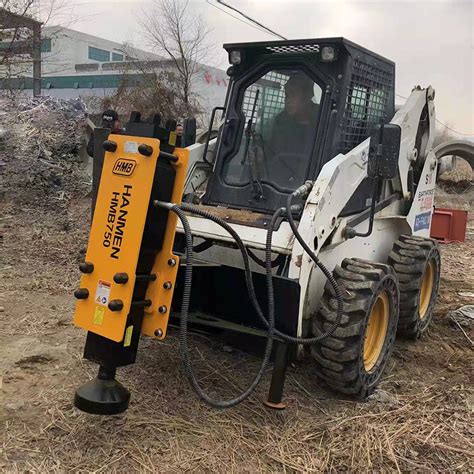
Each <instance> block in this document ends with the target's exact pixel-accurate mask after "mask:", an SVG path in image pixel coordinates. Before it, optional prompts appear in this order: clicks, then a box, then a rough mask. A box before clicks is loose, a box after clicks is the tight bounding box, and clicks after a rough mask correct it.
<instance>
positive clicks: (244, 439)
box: [0, 203, 474, 473]
mask: <svg viewBox="0 0 474 474" xmlns="http://www.w3.org/2000/svg"><path fill="white" fill-rule="evenodd" d="M68 212H69V214H66V215H60V216H56V217H57V218H56V222H53V223H52V222H51V221H50V220H48V221H45V219H44V218H43V217H42V216H34V215H32V214H31V213H27V212H25V213H20V214H19V215H16V214H14V213H12V212H7V213H6V214H7V215H12V216H13V217H12V218H11V219H10V220H9V221H10V224H9V225H10V226H11V227H10V230H13V231H15V235H17V236H19V237H18V238H15V239H11V238H9V237H8V235H12V234H9V233H8V229H7V233H6V236H7V239H6V244H5V250H6V252H5V255H6V256H7V258H8V261H7V260H6V259H5V260H6V261H4V262H2V267H4V268H5V267H10V268H7V269H6V270H4V271H3V276H4V280H3V284H2V285H3V288H4V293H3V300H4V303H2V304H1V306H5V311H4V312H1V313H0V320H1V324H0V339H1V340H0V369H2V371H3V373H2V382H3V384H0V387H1V388H0V403H1V404H0V422H1V423H2V424H3V428H2V431H1V437H0V470H3V471H8V472H25V471H31V472H51V471H52V472H67V471H74V472H130V471H143V472H182V471H198V472H202V471H211V472H252V473H253V472H270V471H271V472H320V471H341V470H343V471H354V472H358V471H367V470H370V471H430V472H432V471H461V472H467V471H472V470H474V458H473V455H472V453H473V452H474V450H473V446H472V444H473V443H472V439H473V436H472V435H473V434H474V429H473V426H474V425H473V423H472V413H473V412H472V410H473V398H474V393H473V390H472V384H471V368H472V364H473V362H474V360H473V351H472V347H471V346H470V344H469V341H468V340H467V339H466V337H465V336H464V334H463V333H462V331H460V330H459V328H457V327H455V325H452V324H451V323H450V319H449V318H448V317H446V313H447V311H448V310H449V309H453V308H456V307H459V306H460V305H461V304H469V303H470V304H472V299H470V297H469V296H460V295H459V294H458V293H459V292H462V293H463V294H465V293H466V292H467V293H469V292H471V293H472V292H474V282H473V277H472V275H469V272H468V271H467V269H466V268H465V267H466V265H467V266H469V262H472V257H473V254H474V249H473V247H472V241H473V229H472V227H471V228H470V233H469V239H470V240H469V242H468V244H464V245H452V246H444V247H443V248H442V250H443V258H444V276H443V281H442V287H441V295H440V303H439V305H438V309H437V314H436V320H435V322H434V324H433V327H432V330H431V332H430V333H429V334H428V335H427V336H426V337H425V338H423V339H422V340H421V341H419V342H418V343H416V344H413V343H408V342H403V341H400V342H398V343H397V347H396V350H395V352H394V355H393V357H392V360H391V363H390V367H389V368H388V370H387V373H386V375H385V377H384V379H383V381H382V383H381V386H380V389H379V390H378V391H377V392H376V394H375V396H373V397H372V399H371V400H369V401H367V402H365V403H355V402H353V401H351V400H349V399H344V398H340V397H339V396H338V395H337V394H334V393H332V392H329V391H327V390H325V389H324V387H323V386H321V384H320V382H319V381H318V380H317V378H316V376H315V374H314V371H313V368H312V365H311V361H310V360H309V359H308V360H306V361H305V362H303V363H298V364H297V365H295V366H293V367H291V368H290V369H289V372H288V378H287V385H286V401H287V402H288V404H289V405H288V409H287V410H286V411H284V412H272V411H268V410H266V409H265V408H264V407H263V405H262V403H261V400H262V399H264V397H265V394H266V389H267V387H268V382H269V376H270V374H267V376H266V380H265V381H264V382H263V383H262V384H261V386H260V387H259V389H258V390H257V393H256V394H255V395H254V396H252V397H251V398H250V399H249V400H248V401H247V402H245V403H243V404H241V405H240V406H238V407H237V408H235V409H231V410H226V411H217V410H213V409H210V408H208V407H206V406H205V405H203V404H202V403H201V402H200V401H199V400H197V399H196V397H195V395H194V392H193V391H192V390H191V389H190V387H189V386H188V384H187V382H186V380H185V378H184V375H183V373H182V371H181V369H180V361H179V356H178V350H177V339H176V335H175V334H173V333H172V334H171V336H170V337H169V338H167V340H166V341H165V342H164V343H161V344H160V343H155V342H153V341H150V340H146V339H144V340H143V341H142V343H141V349H140V351H139V360H138V361H137V364H135V365H134V366H131V367H127V368H124V369H121V370H120V371H119V375H118V378H119V379H120V380H121V381H122V382H123V383H124V385H126V386H127V387H128V388H129V389H130V390H131V392H132V403H131V407H130V409H129V410H128V412H127V413H126V414H124V415H119V416H114V417H108V418H102V417H94V416H89V415H86V414H83V413H80V412H79V411H77V410H76V409H74V408H73V407H72V394H73V392H74V389H75V387H76V386H77V385H79V384H80V383H83V382H84V381H86V380H88V379H89V378H91V377H93V376H94V375H95V371H96V367H95V365H93V364H91V363H89V362H88V361H85V360H83V359H82V358H81V356H82V348H83V345H84V333H83V332H82V331H80V330H77V329H74V328H72V327H71V325H70V318H71V314H72V305H73V301H72V298H71V297H70V291H71V289H72V288H73V287H74V285H75V284H76V280H77V274H76V270H75V265H76V263H77V261H79V260H80V258H81V252H82V250H83V246H84V236H83V234H82V232H83V231H84V228H85V227H86V226H87V212H88V210H87V203H84V204H81V205H79V206H77V207H76V208H73V209H70V210H69V211H68ZM68 222H69V224H68ZM71 222H72V224H73V225H72V226H71ZM77 222H79V223H81V225H80V226H77ZM471 225H472V221H471ZM61 229H63V230H61ZM70 229H74V230H70ZM65 250H70V252H68V251H65ZM462 268H464V270H461V269H462ZM465 330H466V331H467V332H468V333H470V334H471V337H472V329H471V328H465ZM192 345H193V347H194V351H195V352H194V360H195V362H196V366H197V370H198V373H199V374H200V375H201V377H202V380H203V383H204V384H205V386H206V387H207V389H208V390H210V391H211V393H214V394H218V395H219V396H229V395H230V394H231V393H236V392H237V391H238V390H239V389H241V388H242V387H244V386H245V384H246V382H247V381H248V380H250V378H251V377H252V375H253V374H254V373H255V371H256V369H257V366H258V363H259V361H258V360H257V359H256V358H254V357H252V356H249V355H246V354H244V353H242V352H240V351H238V350H234V351H233V352H232V353H227V352H226V351H224V350H223V341H222V340H219V339H215V338H207V337H205V336H194V337H193V344H192Z"/></svg>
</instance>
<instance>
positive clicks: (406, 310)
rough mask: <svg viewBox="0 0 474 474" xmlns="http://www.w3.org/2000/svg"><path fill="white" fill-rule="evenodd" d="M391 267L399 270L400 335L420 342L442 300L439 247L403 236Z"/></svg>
mask: <svg viewBox="0 0 474 474" xmlns="http://www.w3.org/2000/svg"><path fill="white" fill-rule="evenodd" d="M388 263H389V264H390V265H391V266H392V267H393V268H394V269H395V272H396V274H397V276H398V279H399V281H400V318H399V320H398V330H397V332H398V334H399V335H401V336H404V337H408V338H410V339H418V338H419V337H420V336H421V335H422V334H423V333H424V332H425V331H426V330H427V329H428V326H429V324H430V322H431V320H432V319H433V312H434V307H435V304H436V298H437V296H438V290H439V281H440V276H441V257H440V253H439V248H438V244H437V243H436V242H435V241H434V240H431V239H426V238H423V237H418V236H414V235H401V236H400V237H399V239H398V240H397V241H396V242H395V244H394V245H393V249H392V251H391V252H390V254H389V257H388ZM424 285H425V286H424ZM426 285H429V288H428V287H427V286H426Z"/></svg>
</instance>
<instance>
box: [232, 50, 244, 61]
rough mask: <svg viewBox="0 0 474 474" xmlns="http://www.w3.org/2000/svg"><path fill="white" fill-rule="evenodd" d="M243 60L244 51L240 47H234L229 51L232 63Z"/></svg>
mask: <svg viewBox="0 0 474 474" xmlns="http://www.w3.org/2000/svg"><path fill="white" fill-rule="evenodd" d="M241 61H242V53H241V52H240V51H239V50H238V49H234V50H233V51H231V52H230V53H229V62H230V64H240V62H241Z"/></svg>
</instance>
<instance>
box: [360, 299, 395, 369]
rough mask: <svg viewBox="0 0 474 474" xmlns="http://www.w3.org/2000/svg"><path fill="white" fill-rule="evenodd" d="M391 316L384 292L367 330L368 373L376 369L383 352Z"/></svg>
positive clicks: (365, 354) (366, 367)
mask: <svg viewBox="0 0 474 474" xmlns="http://www.w3.org/2000/svg"><path fill="white" fill-rule="evenodd" d="M389 316H390V306H389V300H388V295H387V293H386V292H385V291H384V292H382V293H380V294H379V295H378V296H377V299H376V301H375V304H374V305H373V307H372V310H371V312H370V315H369V322H368V323H367V328H366V330H365V338H364V367H365V370H366V371H367V372H370V371H371V370H372V369H373V368H374V367H375V365H376V363H377V361H378V359H379V356H380V354H381V352H382V349H383V345H384V342H385V337H386V335H387V329H388V322H389Z"/></svg>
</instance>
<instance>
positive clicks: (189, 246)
mask: <svg viewBox="0 0 474 474" xmlns="http://www.w3.org/2000/svg"><path fill="white" fill-rule="evenodd" d="M158 205H161V206H163V207H166V208H167V209H169V210H171V211H172V212H174V213H175V214H176V215H177V216H178V218H179V219H180V221H181V223H182V224H183V229H184V234H185V239H186V269H185V276H184V288H183V300H182V305H181V320H180V330H179V342H180V344H179V347H180V355H181V359H182V361H183V366H184V370H185V373H186V376H187V378H188V380H189V381H190V383H191V385H192V387H193V388H194V391H195V392H196V393H197V395H198V396H199V397H200V398H201V399H202V400H203V401H204V402H205V403H207V404H208V405H209V406H211V407H213V408H230V407H233V406H235V405H238V404H239V403H241V402H242V401H244V400H245V399H246V398H247V397H248V396H249V395H250V394H251V393H252V392H253V391H254V390H255V388H256V387H257V385H258V384H259V383H260V380H261V378H262V376H263V374H264V373H265V370H266V368H267V366H268V363H269V362H270V356H271V352H272V347H273V337H274V327H275V312H274V305H273V306H272V308H269V311H268V328H267V342H266V345H265V352H264V355H263V359H262V363H261V364H260V368H259V371H258V373H257V375H256V376H255V378H254V380H253V381H252V382H251V383H250V385H249V386H248V388H247V389H246V390H244V391H243V392H242V393H241V394H240V395H238V396H237V397H235V398H232V399H229V400H214V399H213V398H211V397H210V396H209V395H208V394H207V393H206V392H205V391H204V390H203V389H202V388H201V386H200V385H199V382H198V380H197V379H196V376H195V374H194V370H193V367H192V363H191V357H190V354H189V346H188V318H189V303H190V299H191V286H192V270H193V268H192V259H193V237H192V233H191V227H190V226H189V222H188V220H187V218H186V216H185V214H184V212H183V211H182V209H185V210H187V211H189V212H192V213H194V214H199V215H201V216H202V217H207V218H210V219H211V218H212V220H213V221H214V222H216V223H219V222H217V220H216V219H214V217H215V216H212V215H211V214H209V213H207V212H206V211H203V210H201V209H196V208H195V207H193V206H188V205H186V204H181V208H182V209H180V207H178V206H177V205H176V204H168V203H158ZM221 224H226V225H222V227H224V228H226V230H232V233H234V232H235V231H234V230H233V229H232V228H231V227H229V226H228V225H227V223H226V222H225V221H222V222H221ZM235 235H236V234H235ZM234 237H235V236H234ZM237 237H238V236H237ZM239 240H240V239H239ZM240 250H241V252H242V257H243V259H244V264H245V262H246V264H247V266H248V264H249V262H248V254H247V252H246V249H245V247H244V246H243V245H242V247H241V248H240ZM246 282H247V288H249V296H250V300H251V301H252V304H253V306H254V308H255V310H256V311H257V313H258V314H259V316H260V317H261V318H264V316H263V313H262V310H261V308H260V305H259V304H258V300H257V297H256V295H255V289H254V287H253V281H252V277H251V274H250V278H249V275H248V274H247V272H246ZM250 289H251V291H250ZM264 319H265V318H264Z"/></svg>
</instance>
